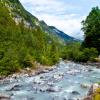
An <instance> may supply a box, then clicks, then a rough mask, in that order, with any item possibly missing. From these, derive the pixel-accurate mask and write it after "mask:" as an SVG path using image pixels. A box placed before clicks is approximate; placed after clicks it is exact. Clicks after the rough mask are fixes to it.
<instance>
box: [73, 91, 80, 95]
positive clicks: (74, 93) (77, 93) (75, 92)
mask: <svg viewBox="0 0 100 100" xmlns="http://www.w3.org/2000/svg"><path fill="white" fill-rule="evenodd" d="M72 94H73V95H80V93H79V92H77V91H72Z"/></svg>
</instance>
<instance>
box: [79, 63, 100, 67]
mask: <svg viewBox="0 0 100 100" xmlns="http://www.w3.org/2000/svg"><path fill="white" fill-rule="evenodd" d="M79 64H82V65H84V66H85V65H90V66H94V67H97V68H100V62H86V63H79Z"/></svg>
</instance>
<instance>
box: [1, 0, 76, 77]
mask: <svg viewBox="0 0 100 100" xmlns="http://www.w3.org/2000/svg"><path fill="white" fill-rule="evenodd" d="M57 30H58V29H56V30H55V28H53V27H51V26H48V25H47V24H46V23H45V22H44V21H39V20H38V18H36V17H35V16H33V15H32V14H31V13H29V12H27V11H26V10H25V9H24V7H23V6H22V5H21V3H20V2H19V0H0V75H4V74H5V75H8V74H10V73H14V72H16V71H19V70H20V69H22V68H26V67H32V68H35V64H36V63H35V62H39V63H41V64H44V65H53V64H55V63H57V61H58V60H59V58H60V57H61V51H62V49H63V47H64V46H65V44H66V41H67V40H71V41H72V40H74V39H73V38H72V37H69V36H67V35H66V34H64V33H63V32H61V31H59V30H58V31H59V32H60V33H59V32H58V31H57Z"/></svg>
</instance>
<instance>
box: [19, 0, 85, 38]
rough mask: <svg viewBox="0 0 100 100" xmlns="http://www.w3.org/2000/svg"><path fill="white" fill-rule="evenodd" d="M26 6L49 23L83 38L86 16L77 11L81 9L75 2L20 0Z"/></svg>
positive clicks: (71, 34) (62, 0)
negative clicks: (76, 10)
mask: <svg viewBox="0 0 100 100" xmlns="http://www.w3.org/2000/svg"><path fill="white" fill-rule="evenodd" d="M20 1H21V2H22V4H23V5H24V7H25V8H26V9H27V10H28V11H30V12H31V13H32V14H33V15H35V16H36V17H38V18H39V20H44V21H45V22H46V23H47V24H48V25H50V26H55V27H57V28H58V29H60V30H62V31H64V32H65V33H66V34H68V35H70V36H73V37H75V38H79V39H80V38H83V33H82V32H81V31H80V29H81V21H82V20H83V19H84V16H83V15H82V16H80V15H79V14H78V13H76V12H75V11H74V10H75V9H80V8H78V6H75V5H73V4H67V3H66V2H65V0H27V1H25V0H20Z"/></svg>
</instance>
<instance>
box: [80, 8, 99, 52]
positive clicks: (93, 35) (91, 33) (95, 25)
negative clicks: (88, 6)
mask: <svg viewBox="0 0 100 100" xmlns="http://www.w3.org/2000/svg"><path fill="white" fill-rule="evenodd" d="M82 24H83V28H82V30H83V31H84V34H85V40H84V42H83V44H82V46H83V47H85V48H91V47H94V48H96V49H97V50H98V51H99V53H100V9H99V8H98V7H94V8H93V9H92V11H91V12H90V13H89V15H88V16H87V18H86V20H85V21H83V22H82Z"/></svg>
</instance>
